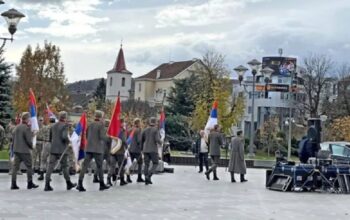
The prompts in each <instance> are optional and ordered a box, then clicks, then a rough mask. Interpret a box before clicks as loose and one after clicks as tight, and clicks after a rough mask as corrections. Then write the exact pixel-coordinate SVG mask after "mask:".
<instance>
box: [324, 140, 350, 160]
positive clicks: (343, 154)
mask: <svg viewBox="0 0 350 220" xmlns="http://www.w3.org/2000/svg"><path fill="white" fill-rule="evenodd" d="M320 145H321V151H328V152H330V155H329V157H330V158H329V159H332V160H333V163H336V164H350V142H340V141H339V142H337V141H335V142H323V143H321V144H320Z"/></svg>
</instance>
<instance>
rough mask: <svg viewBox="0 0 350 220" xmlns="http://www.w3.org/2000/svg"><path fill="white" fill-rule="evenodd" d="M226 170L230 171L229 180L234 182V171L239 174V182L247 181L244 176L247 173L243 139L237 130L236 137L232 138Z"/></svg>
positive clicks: (240, 132)
mask: <svg viewBox="0 0 350 220" xmlns="http://www.w3.org/2000/svg"><path fill="white" fill-rule="evenodd" d="M228 171H229V172H230V173H231V182H233V183H234V182H236V180H235V173H237V174H240V175H241V182H246V181H247V180H246V179H245V178H244V175H245V174H246V173H247V168H246V164H245V160H244V139H243V137H242V131H238V132H237V137H234V138H232V142H231V157H230V162H229V169H228Z"/></svg>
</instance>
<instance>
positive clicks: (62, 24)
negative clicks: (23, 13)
mask: <svg viewBox="0 0 350 220" xmlns="http://www.w3.org/2000/svg"><path fill="white" fill-rule="evenodd" d="M100 4H102V1H101V0H76V1H64V2H62V4H45V5H44V4H36V5H33V6H32V8H31V9H32V10H33V11H35V12H36V13H37V16H38V17H39V19H42V20H49V21H50V24H49V25H48V26H46V27H30V28H27V29H26V31H27V32H30V33H35V34H38V33H40V34H46V35H51V36H55V37H67V38H80V37H83V36H86V35H93V34H96V33H97V32H98V31H99V30H100V28H99V25H100V24H101V23H103V22H107V21H109V19H108V18H107V17H97V16H94V15H92V13H93V12H95V11H97V7H98V6H99V5H100Z"/></svg>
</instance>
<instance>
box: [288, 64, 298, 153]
mask: <svg viewBox="0 0 350 220" xmlns="http://www.w3.org/2000/svg"><path fill="white" fill-rule="evenodd" d="M296 75H297V73H296V72H295V70H294V69H293V70H291V74H290V88H289V99H290V100H291V101H292V100H293V99H292V95H293V81H294V78H296ZM291 154H292V104H291V103H289V124H288V154H287V159H288V160H291Z"/></svg>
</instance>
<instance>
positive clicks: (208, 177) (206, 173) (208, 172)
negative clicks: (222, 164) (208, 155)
mask: <svg viewBox="0 0 350 220" xmlns="http://www.w3.org/2000/svg"><path fill="white" fill-rule="evenodd" d="M210 172H211V171H210V170H207V171H206V172H205V173H204V174H205V176H206V177H207V180H210Z"/></svg>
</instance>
